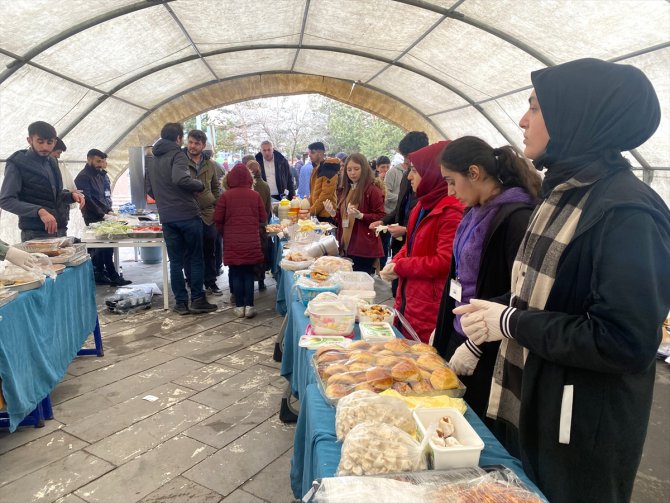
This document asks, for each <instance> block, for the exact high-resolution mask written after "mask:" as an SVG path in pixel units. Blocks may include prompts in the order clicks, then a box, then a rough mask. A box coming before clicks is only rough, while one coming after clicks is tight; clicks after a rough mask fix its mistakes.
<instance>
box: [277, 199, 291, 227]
mask: <svg viewBox="0 0 670 503" xmlns="http://www.w3.org/2000/svg"><path fill="white" fill-rule="evenodd" d="M290 206H291V203H290V201H289V200H288V199H286V197H282V198H281V201H279V208H278V209H277V216H278V217H279V222H280V223H281V222H283V221H284V220H288V219H289V215H288V212H289V208H290Z"/></svg>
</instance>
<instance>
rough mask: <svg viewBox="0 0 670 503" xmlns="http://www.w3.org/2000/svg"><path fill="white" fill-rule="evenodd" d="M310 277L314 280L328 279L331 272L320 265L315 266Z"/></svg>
mask: <svg viewBox="0 0 670 503" xmlns="http://www.w3.org/2000/svg"><path fill="white" fill-rule="evenodd" d="M309 277H310V279H313V280H314V281H326V280H327V279H328V278H330V273H329V272H328V271H324V270H323V269H320V268H318V267H313V268H312V270H311V271H310V273H309Z"/></svg>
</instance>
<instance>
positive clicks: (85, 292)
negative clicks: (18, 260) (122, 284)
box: [0, 261, 97, 431]
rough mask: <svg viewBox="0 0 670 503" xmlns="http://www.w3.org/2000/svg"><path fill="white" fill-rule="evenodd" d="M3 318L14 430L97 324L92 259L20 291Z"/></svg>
mask: <svg viewBox="0 0 670 503" xmlns="http://www.w3.org/2000/svg"><path fill="white" fill-rule="evenodd" d="M0 317H2V318H1V319H0V379H2V394H3V396H4V398H5V401H6V402H7V412H8V414H9V419H10V428H9V429H10V431H14V430H15V429H16V427H17V426H18V424H19V423H20V422H21V420H22V419H23V418H24V417H26V416H27V415H28V414H29V413H30V412H32V411H33V410H34V409H35V407H36V406H37V404H38V403H39V402H41V401H42V399H43V398H44V397H46V396H47V395H48V394H49V393H51V390H52V389H53V388H54V386H56V384H57V383H58V382H59V381H60V380H61V379H62V378H63V376H64V375H65V371H66V370H67V368H68V366H69V365H70V362H71V361H72V359H73V358H74V357H75V356H76V354H77V351H79V349H81V346H82V345H83V344H84V341H86V338H87V337H88V336H89V334H91V333H92V332H93V330H94V328H95V322H96V317H97V310H96V304H95V283H94V281H93V266H92V265H91V262H90V261H86V262H84V263H83V264H82V265H80V266H77V267H68V268H66V269H65V270H64V271H63V272H62V273H61V274H60V275H58V277H57V278H56V281H53V280H51V279H49V278H47V280H46V281H45V283H44V285H42V286H41V287H40V288H37V289H35V290H29V291H27V292H22V293H19V294H18V297H17V298H16V299H14V300H13V301H12V302H10V303H9V304H7V305H5V306H2V307H0Z"/></svg>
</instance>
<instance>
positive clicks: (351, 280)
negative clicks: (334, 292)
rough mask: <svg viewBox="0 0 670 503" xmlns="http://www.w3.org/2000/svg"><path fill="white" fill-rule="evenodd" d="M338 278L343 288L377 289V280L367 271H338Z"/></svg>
mask: <svg viewBox="0 0 670 503" xmlns="http://www.w3.org/2000/svg"><path fill="white" fill-rule="evenodd" d="M336 280H337V282H338V283H339V284H340V288H341V289H342V290H363V291H373V292H374V291H375V280H374V278H373V277H372V276H370V275H369V274H368V273H366V272H361V271H352V272H338V273H337V276H336Z"/></svg>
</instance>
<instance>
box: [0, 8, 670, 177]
mask: <svg viewBox="0 0 670 503" xmlns="http://www.w3.org/2000/svg"><path fill="white" fill-rule="evenodd" d="M45 7H47V2H41V1H36V0H31V1H30V2H28V1H15V2H5V5H3V9H4V11H5V15H4V16H3V17H2V20H0V65H2V66H5V69H4V70H3V71H1V72H0V134H1V135H2V138H3V142H2V145H1V146H0V163H2V164H4V163H3V161H4V160H5V159H6V158H7V157H8V156H9V155H10V154H11V152H13V151H14V150H16V149H17V148H23V146H24V144H25V140H24V139H23V138H24V137H25V130H26V127H27V125H28V124H29V123H30V122H32V121H33V120H37V119H41V120H47V121H49V122H52V123H54V124H55V125H56V127H57V129H58V131H59V133H60V134H61V136H62V137H63V138H64V140H65V141H66V143H67V144H68V147H69V149H68V152H67V153H66V156H64V157H65V159H66V160H67V161H68V162H84V160H85V157H84V156H85V152H86V151H87V150H88V149H89V148H91V147H93V146H95V147H96V148H102V149H105V150H107V151H108V152H109V154H110V169H109V171H110V174H111V175H112V177H113V178H116V177H118V176H119V175H120V173H122V172H123V170H124V169H125V168H126V165H127V148H128V147H129V146H138V145H142V144H148V143H151V142H152V141H153V140H155V138H156V136H157V134H158V131H159V130H160V127H161V126H162V124H163V123H165V122H168V121H174V120H181V119H184V118H186V117H189V116H192V115H194V114H196V113H199V112H203V111H206V110H209V109H212V108H216V107H218V106H223V105H226V104H230V103H235V102H239V101H244V100H246V99H252V98H258V97H263V96H273V95H280V94H299V93H303V92H304V93H309V92H316V93H320V94H323V95H326V96H329V97H332V98H334V99H338V100H340V101H343V102H345V103H348V104H351V105H353V106H357V107H359V108H362V109H364V110H367V111H370V112H372V113H375V114H377V115H379V116H381V117H383V118H385V119H387V120H390V121H391V122H393V123H395V124H398V125H399V126H401V127H403V128H405V129H423V130H426V131H427V132H428V133H429V136H431V139H434V140H436V139H438V138H441V137H444V138H448V137H457V136H460V135H462V134H476V135H478V136H481V137H483V138H484V139H486V140H487V141H489V142H490V143H492V144H503V143H511V144H515V145H517V146H518V145H519V140H520V139H521V135H520V134H519V131H518V126H517V125H516V121H517V120H518V118H519V117H520V116H521V114H522V113H523V111H524V108H525V106H526V99H527V96H528V91H529V89H530V86H529V84H530V72H531V71H532V70H535V69H538V68H543V67H545V66H550V65H553V64H557V63H561V62H564V61H568V60H571V59H575V58H577V57H586V56H594V57H600V58H602V59H608V60H611V61H620V62H630V63H632V64H635V65H636V66H639V67H640V68H642V69H643V70H644V71H645V72H646V73H647V74H648V75H649V77H650V78H651V79H652V82H653V83H654V85H655V87H656V89H657V92H658V93H659V97H660V98H661V101H662V103H663V106H664V112H665V108H667V105H668V103H669V102H670V77H669V76H668V72H667V67H668V63H669V62H670V41H669V40H668V35H667V34H668V33H670V6H669V4H668V3H667V2H665V1H663V0H643V1H633V0H630V1H629V0H615V1H603V2H599V3H597V4H595V3H593V2H585V1H565V2H537V1H535V0H500V1H492V0H434V1H420V0H367V1H363V0H337V1H333V0H275V1H273V2H267V1H264V0H245V1H244V2H241V1H230V0H172V1H139V0H119V1H116V2H113V3H110V2H90V1H86V0H62V1H61V2H58V3H56V4H53V3H49V4H48V10H45ZM37 16H39V17H38V19H39V21H40V22H39V23H38V24H39V27H40V29H39V30H37V29H35V23H34V20H35V18H36V17H37ZM50 18H52V19H50ZM217 20H221V25H220V26H218V25H213V22H216V21H217ZM226 28H227V29H226ZM0 68H1V67H0ZM669 137H670V122H669V121H668V118H667V115H666V114H665V113H664V114H663V122H662V124H661V127H660V128H659V130H658V131H657V133H656V134H655V135H654V137H653V138H652V139H650V140H649V142H647V143H646V144H645V145H643V146H642V147H641V148H640V149H638V151H635V152H631V154H632V157H633V159H632V160H633V163H634V165H635V166H636V167H638V168H642V169H643V170H644V171H645V173H646V177H645V178H647V179H648V180H649V179H651V176H650V175H651V173H652V172H653V171H652V170H654V169H667V167H668V166H670V152H669V142H668V138H669Z"/></svg>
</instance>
